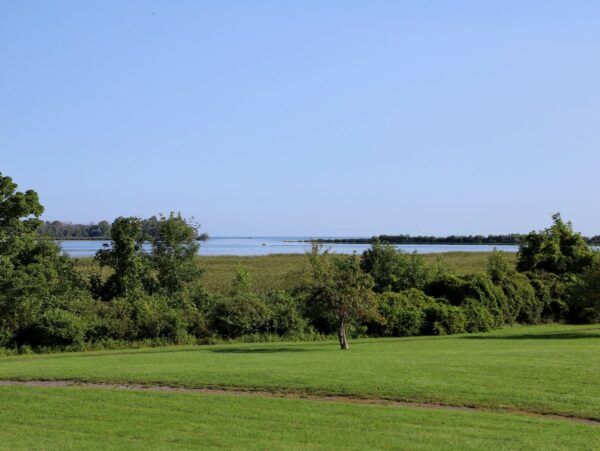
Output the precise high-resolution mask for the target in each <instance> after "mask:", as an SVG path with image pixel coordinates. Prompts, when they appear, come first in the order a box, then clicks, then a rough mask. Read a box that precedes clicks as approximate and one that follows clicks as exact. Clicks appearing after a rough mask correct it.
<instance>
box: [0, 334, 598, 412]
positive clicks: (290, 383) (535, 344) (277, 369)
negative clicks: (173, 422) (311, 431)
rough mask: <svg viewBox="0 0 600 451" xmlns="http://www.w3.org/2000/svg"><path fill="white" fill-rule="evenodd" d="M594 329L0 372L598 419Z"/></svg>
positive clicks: (221, 349)
mask: <svg viewBox="0 0 600 451" xmlns="http://www.w3.org/2000/svg"><path fill="white" fill-rule="evenodd" d="M598 374H600V326H559V325H551V326H531V327H514V328H509V329H504V330H501V331H494V332H491V333H487V334H477V335H460V336H448V337H416V338H407V339H365V340H356V341H354V342H352V343H351V349H350V351H348V352H342V351H339V350H338V349H337V345H336V344H335V343H333V342H319V343H269V344H249V345H218V346H202V347H199V346H195V347H191V346H187V347H168V348H160V349H143V350H130V351H103V352H93V353H71V354H55V355H33V356H16V357H4V358H1V359H0V379H21V380H27V379H29V380H35V379H74V380H81V381H99V382H102V381H104V382H136V383H142V384H170V385H178V386H189V387H202V386H212V387H241V388H261V389H266V390H282V391H304V392H313V393H332V394H333V393H336V394H351V395H356V396H364V397H384V398H390V399H400V400H414V401H424V402H427V401H429V402H441V403H447V404H451V405H468V406H485V407H492V408H518V409H523V410H529V411H535V412H542V413H557V414H565V415H575V416H579V417H585V418H594V419H600V381H599V380H598Z"/></svg>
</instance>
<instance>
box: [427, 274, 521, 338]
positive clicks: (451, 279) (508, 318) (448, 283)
mask: <svg viewBox="0 0 600 451" xmlns="http://www.w3.org/2000/svg"><path fill="white" fill-rule="evenodd" d="M425 292H426V293H427V294H428V295H430V296H433V297H436V298H444V299H446V300H447V301H448V302H449V303H450V304H451V305H453V306H463V305H465V304H466V303H467V301H473V300H475V301H477V302H478V303H480V304H481V305H482V306H484V307H485V308H487V309H488V311H489V312H490V313H491V314H492V316H493V318H494V326H495V327H498V326H500V325H502V324H504V323H510V322H512V321H513V316H514V307H513V306H511V305H510V302H509V299H508V298H507V297H506V295H505V294H504V292H503V291H502V288H500V287H499V286H497V285H494V283H493V282H492V279H491V278H490V277H489V276H488V275H487V274H483V273H479V274H467V275H462V276H458V275H454V274H448V275H445V276H443V277H441V278H439V279H437V280H434V281H433V282H431V283H430V284H428V286H427V287H426V288H425Z"/></svg>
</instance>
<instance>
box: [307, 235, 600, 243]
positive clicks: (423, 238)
mask: <svg viewBox="0 0 600 451" xmlns="http://www.w3.org/2000/svg"><path fill="white" fill-rule="evenodd" d="M526 236H527V235H525V234H521V233H509V234H507V235H487V236H484V235H450V236H427V235H415V236H412V235H378V236H373V237H371V238H321V239H317V240H315V241H317V242H318V243H331V244H373V243H375V242H379V243H384V244H489V245H494V244H498V245H502V244H513V245H517V244H520V243H521V242H522V241H523V239H524V238H525V237H526ZM583 238H584V240H585V241H586V242H587V243H589V244H594V245H597V244H600V235H595V236H593V237H591V238H588V237H583ZM308 241H312V240H307V242H308Z"/></svg>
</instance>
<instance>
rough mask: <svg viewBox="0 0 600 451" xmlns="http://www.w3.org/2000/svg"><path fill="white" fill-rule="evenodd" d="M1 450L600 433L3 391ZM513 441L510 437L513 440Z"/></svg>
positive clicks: (519, 441) (506, 420)
mask: <svg viewBox="0 0 600 451" xmlns="http://www.w3.org/2000/svg"><path fill="white" fill-rule="evenodd" d="M0 402H1V405H2V408H1V409H0V424H2V427H1V428H0V449H6V450H16V449H61V450H64V449H78V450H79V449H140V448H143V449H147V450H152V449H207V448H220V449H356V450H364V449H411V450H426V449H523V450H531V449H590V450H592V449H594V448H597V447H598V446H599V445H600V428H598V427H594V426H587V425H583V424H577V423H572V422H568V421H561V420H551V419H544V418H537V417H527V416H518V415H510V414H500V413H493V412H462V411H449V410H444V409H438V410H433V409H419V408H395V407H385V406H370V405H352V404H344V403H326V402H321V401H306V400H291V399H280V398H258V397H252V398H249V397H239V396H237V397H236V396H226V395H203V394H194V393H192V394H190V393H186V394H182V393H166V392H131V391H118V390H97V389H87V388H37V387H36V388H32V387H0ZM508 434H510V436H507V435H508Z"/></svg>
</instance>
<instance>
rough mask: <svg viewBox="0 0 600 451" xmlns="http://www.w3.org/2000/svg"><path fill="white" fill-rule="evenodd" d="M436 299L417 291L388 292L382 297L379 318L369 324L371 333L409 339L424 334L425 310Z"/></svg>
mask: <svg viewBox="0 0 600 451" xmlns="http://www.w3.org/2000/svg"><path fill="white" fill-rule="evenodd" d="M434 303H435V299H433V298H430V297H429V296H427V295H426V294H425V293H423V292H422V291H420V290H417V289H414V288H413V289H410V290H405V291H401V292H400V293H393V292H386V293H383V294H382V295H381V296H380V300H379V317H378V318H376V319H375V320H374V321H372V322H371V323H370V324H369V331H370V332H371V333H375V334H377V335H381V336H393V337H408V336H413V335H419V334H421V333H422V330H423V325H424V323H425V313H424V308H425V307H426V306H428V305H433V304H434Z"/></svg>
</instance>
